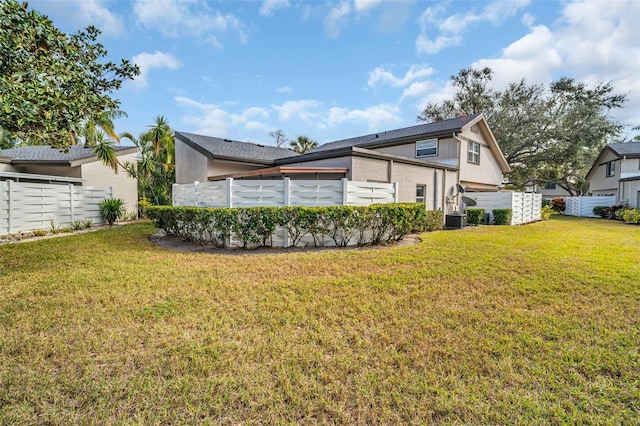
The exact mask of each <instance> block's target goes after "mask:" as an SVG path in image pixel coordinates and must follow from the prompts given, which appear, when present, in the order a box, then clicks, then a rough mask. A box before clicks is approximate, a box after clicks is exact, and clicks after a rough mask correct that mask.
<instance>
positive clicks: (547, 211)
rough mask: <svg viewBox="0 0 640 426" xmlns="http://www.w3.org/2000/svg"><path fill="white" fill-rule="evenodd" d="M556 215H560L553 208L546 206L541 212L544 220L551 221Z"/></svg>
mask: <svg viewBox="0 0 640 426" xmlns="http://www.w3.org/2000/svg"><path fill="white" fill-rule="evenodd" d="M554 214H559V213H558V212H557V211H555V210H553V209H552V208H551V207H549V206H544V207H542V210H541V211H540V215H541V216H542V219H543V220H547V219H549V218H550V217H551V216H553V215H554Z"/></svg>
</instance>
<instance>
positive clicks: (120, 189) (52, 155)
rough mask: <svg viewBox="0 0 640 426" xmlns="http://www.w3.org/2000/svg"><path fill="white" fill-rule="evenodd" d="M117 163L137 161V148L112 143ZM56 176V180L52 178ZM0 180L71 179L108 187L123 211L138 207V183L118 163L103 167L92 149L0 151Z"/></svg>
mask: <svg viewBox="0 0 640 426" xmlns="http://www.w3.org/2000/svg"><path fill="white" fill-rule="evenodd" d="M114 149H115V150H116V155H117V157H118V161H119V162H120V163H124V162H127V161H128V162H135V161H137V151H138V150H137V148H136V147H134V146H133V147H132V146H114ZM56 177H60V179H59V180H58V179H56ZM0 180H16V181H31V182H52V183H53V182H65V183H68V182H73V183H74V184H78V185H82V186H91V187H101V188H104V187H111V188H112V189H113V196H114V198H121V199H122V200H124V202H125V203H126V204H125V208H126V210H127V212H137V210H138V182H137V180H136V179H133V178H131V177H129V176H128V175H127V173H126V172H125V171H124V170H123V169H122V167H121V166H118V173H115V172H114V170H113V169H111V168H110V167H108V166H105V165H104V164H103V163H102V162H101V161H100V160H99V159H98V158H97V156H96V155H95V154H94V152H93V149H91V148H89V147H87V148H85V147H83V146H72V147H70V148H69V151H68V152H62V151H60V150H59V149H56V148H51V147H48V146H25V147H21V148H12V149H4V150H0Z"/></svg>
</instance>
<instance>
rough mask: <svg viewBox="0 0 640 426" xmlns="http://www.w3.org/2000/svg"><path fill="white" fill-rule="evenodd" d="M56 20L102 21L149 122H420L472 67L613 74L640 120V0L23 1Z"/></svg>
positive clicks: (542, 75) (257, 129)
mask: <svg viewBox="0 0 640 426" xmlns="http://www.w3.org/2000/svg"><path fill="white" fill-rule="evenodd" d="M29 6H30V7H31V8H34V9H36V10H38V11H40V12H42V13H44V14H46V15H48V16H49V17H50V18H51V19H52V20H53V22H54V24H55V25H56V26H58V28H60V29H61V30H63V31H65V32H75V31H76V30H78V29H80V28H83V27H85V26H87V25H95V26H97V27H98V28H100V29H101V30H102V31H103V34H102V35H101V38H100V42H101V43H102V44H104V45H105V47H106V48H107V50H108V51H109V59H111V60H114V61H119V60H120V58H126V59H131V60H132V61H133V62H135V63H137V64H138V65H139V66H140V67H141V69H142V74H141V76H139V77H138V78H137V79H136V80H135V81H132V82H128V83H126V84H125V85H124V86H123V88H122V89H121V90H120V91H118V92H117V93H116V94H115V96H114V97H115V98H117V99H120V101H121V109H122V110H124V111H125V112H127V114H128V118H126V119H120V120H118V121H117V123H116V125H117V128H116V130H117V131H118V132H124V131H128V132H131V133H134V134H138V133H140V132H142V131H145V129H146V126H147V125H149V124H151V123H152V121H153V118H154V116H156V115H164V116H165V117H167V118H168V120H169V123H170V125H171V126H172V128H174V129H175V130H182V131H187V132H193V133H200V134H205V135H210V136H220V137H227V138H231V139H236V140H243V141H253V142H261V143H266V144H271V143H273V139H272V138H271V137H270V136H269V132H271V131H274V130H276V129H282V130H283V131H284V132H285V134H286V135H287V136H288V137H289V138H295V137H297V136H299V135H306V136H308V137H310V138H312V139H315V140H317V141H318V142H320V143H322V142H328V141H331V140H336V139H342V138H346V137H351V136H357V135H362V134H366V133H370V132H376V131H379V130H385V129H394V128H399V127H404V126H411V125H414V124H416V116H417V114H418V113H419V112H420V110H421V106H422V105H424V104H425V103H426V102H428V101H438V100H441V99H445V98H448V97H450V95H451V93H452V90H451V87H450V85H449V84H448V82H449V76H451V75H452V74H456V73H457V72H458V71H459V70H460V69H462V68H467V67H471V66H475V67H484V66H489V67H491V68H492V69H493V70H494V71H495V76H494V81H493V85H494V86H495V87H496V88H503V87H505V86H506V84H507V83H509V82H512V81H518V80H520V79H521V78H526V79H527V80H528V81H529V82H548V81H551V80H553V79H557V78H558V77H560V76H569V77H573V78H575V79H577V80H579V81H585V82H587V83H589V84H595V83H598V82H608V81H611V82H612V83H613V84H614V86H615V87H616V88H617V91H618V92H620V93H626V94H627V96H628V98H629V102H628V103H627V104H626V107H625V108H624V110H622V111H618V112H616V113H615V117H616V118H617V119H619V120H621V121H622V122H624V123H626V124H629V125H638V124H640V78H639V76H640V25H638V22H640V2H637V1H634V0H629V1H623V0H610V1H602V0H595V1H592V0H575V1H563V2H554V1H527V0H522V1H520V0H517V1H516V0H513V1H506V2H499V1H489V2H481V1H443V2H437V1H434V2H431V1H429V2H425V1H409V0H406V1H403V0H400V1H389V0H388V1H380V0H341V1H327V2H323V1H305V2H296V1H292V0H289V1H287V0H264V1H209V2H205V1H199V0H183V1H169V0H163V1H151V0H135V1H108V0H85V1H76V0H73V1H66V0H50V1H31V2H29Z"/></svg>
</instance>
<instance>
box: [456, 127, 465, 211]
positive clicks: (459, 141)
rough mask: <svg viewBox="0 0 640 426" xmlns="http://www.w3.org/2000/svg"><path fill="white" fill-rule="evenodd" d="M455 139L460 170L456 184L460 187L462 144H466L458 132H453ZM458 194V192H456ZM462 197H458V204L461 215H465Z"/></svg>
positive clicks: (457, 173)
mask: <svg viewBox="0 0 640 426" xmlns="http://www.w3.org/2000/svg"><path fill="white" fill-rule="evenodd" d="M453 138H454V139H455V140H457V141H458V145H457V148H458V170H457V172H456V183H457V184H459V185H460V169H461V168H462V142H464V141H463V140H462V139H460V138H459V137H458V136H457V135H456V132H453ZM456 192H457V191H456ZM460 197H461V195H460V194H458V195H457V198H458V199H457V200H456V201H457V203H458V213H459V214H463V213H464V209H463V207H462V199H460Z"/></svg>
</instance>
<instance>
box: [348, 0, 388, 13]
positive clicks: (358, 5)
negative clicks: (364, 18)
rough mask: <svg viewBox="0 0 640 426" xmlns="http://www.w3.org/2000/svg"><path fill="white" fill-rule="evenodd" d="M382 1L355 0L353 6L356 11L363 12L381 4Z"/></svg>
mask: <svg viewBox="0 0 640 426" xmlns="http://www.w3.org/2000/svg"><path fill="white" fill-rule="evenodd" d="M380 3H382V0H353V7H354V9H355V10H356V11H358V12H361V11H363V10H367V9H372V8H374V7H376V6H379V5H380Z"/></svg>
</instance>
